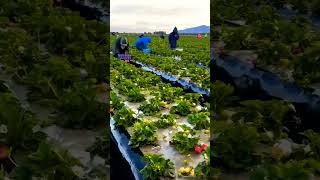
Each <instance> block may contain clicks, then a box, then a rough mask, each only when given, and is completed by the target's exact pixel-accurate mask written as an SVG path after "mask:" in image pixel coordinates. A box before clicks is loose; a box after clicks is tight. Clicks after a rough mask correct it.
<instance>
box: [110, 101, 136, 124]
mask: <svg viewBox="0 0 320 180" xmlns="http://www.w3.org/2000/svg"><path fill="white" fill-rule="evenodd" d="M133 114H134V112H133V111H132V110H130V109H128V108H126V107H125V106H123V107H122V108H121V109H120V110H118V111H116V113H115V115H114V116H113V119H114V121H115V125H116V126H123V127H130V126H132V125H133V124H134V123H135V122H136V121H137V119H136V118H134V117H133Z"/></svg>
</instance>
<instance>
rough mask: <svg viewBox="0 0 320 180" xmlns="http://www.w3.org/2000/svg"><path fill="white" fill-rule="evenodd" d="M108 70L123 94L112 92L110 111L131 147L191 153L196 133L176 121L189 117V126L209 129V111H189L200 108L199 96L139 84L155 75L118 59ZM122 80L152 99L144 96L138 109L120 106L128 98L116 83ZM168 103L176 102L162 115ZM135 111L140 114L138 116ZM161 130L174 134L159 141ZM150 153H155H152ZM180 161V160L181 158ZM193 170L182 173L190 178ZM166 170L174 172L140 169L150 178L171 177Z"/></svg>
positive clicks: (158, 86) (196, 136) (160, 84)
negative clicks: (128, 135) (193, 125)
mask: <svg viewBox="0 0 320 180" xmlns="http://www.w3.org/2000/svg"><path fill="white" fill-rule="evenodd" d="M111 67H112V74H113V75H112V77H111V83H112V85H114V87H115V90H116V92H118V93H120V94H121V95H124V96H121V98H120V97H119V95H117V93H115V92H112V93H111V104H112V107H113V111H114V112H115V114H114V116H113V119H114V120H115V123H116V125H117V126H122V127H126V128H127V129H128V131H130V129H131V138H130V145H131V146H132V147H136V148H137V147H139V148H141V149H142V150H143V149H144V148H146V147H148V145H157V144H158V145H162V146H167V147H161V148H168V147H170V146H173V147H174V149H175V150H176V151H178V152H180V153H181V154H182V155H183V154H188V153H190V151H191V150H193V149H194V148H195V146H196V145H197V144H198V142H199V137H198V136H199V135H198V133H199V132H197V130H193V129H191V128H190V127H189V126H187V125H183V124H180V123H179V121H181V120H179V119H180V116H187V115H188V120H189V123H192V124H195V125H196V126H197V129H198V130H202V129H208V127H209V120H208V118H209V117H208V112H197V111H196V112H194V113H192V111H194V110H195V109H194V107H195V106H196V105H199V102H198V101H197V99H198V98H199V96H198V95H194V94H185V95H184V93H183V92H182V89H180V88H174V87H171V86H170V85H166V84H164V83H162V82H158V83H157V85H153V86H150V85H149V87H148V85H146V83H145V84H140V85H139V84H138V82H139V79H140V76H141V75H142V76H143V77H147V76H150V77H151V79H152V78H155V80H156V79H157V76H155V75H153V74H151V73H147V72H144V71H143V70H141V69H139V68H136V67H134V66H132V65H130V64H126V63H124V62H122V61H119V60H114V61H113V60H111ZM124 80H127V81H128V83H129V81H130V82H131V83H132V84H134V85H136V87H139V88H141V90H143V91H144V92H151V93H148V94H153V96H152V97H148V98H147V97H146V101H145V102H143V103H139V107H130V106H129V107H127V106H126V105H128V104H127V103H125V104H126V105H125V104H124V103H122V101H127V100H130V99H129V98H128V97H126V94H125V93H123V91H121V90H120V89H119V88H121V86H119V84H121V82H123V81H124ZM150 83H152V81H150ZM167 95H171V96H170V97H174V95H176V97H177V98H175V99H176V100H174V99H171V98H168V96H167ZM181 98H182V99H181ZM166 99H168V101H166ZM141 102H142V101H141ZM171 103H175V105H173V106H172V107H171V108H170V110H169V111H170V114H163V110H165V109H168V108H169V107H170V104H171ZM137 111H138V112H139V115H137ZM171 113H172V114H171ZM203 123H204V124H203ZM179 124H180V125H179ZM160 129H162V130H163V129H171V131H175V132H176V133H175V134H171V133H170V134H167V135H168V137H163V138H165V139H166V140H164V139H163V140H162V139H161V138H160V137H161V136H162V134H160V133H159V132H158V131H160ZM176 129H180V131H177V130H176ZM189 136H190V137H189ZM207 137H208V136H207ZM168 139H171V141H170V142H168ZM164 142H165V143H164ZM162 153H164V150H162ZM199 153H200V152H199ZM153 154H157V153H155V152H154V153H153ZM164 155H165V156H168V154H165V153H164ZM182 157H184V156H182ZM146 158H147V159H148V158H156V159H158V160H157V161H160V160H159V158H160V157H158V156H157V155H151V156H149V155H147V156H146ZM185 158H186V157H185ZM160 159H162V158H160ZM171 160H172V159H171ZM180 161H182V160H181V159H180ZM161 162H163V163H169V162H168V161H164V160H161ZM159 163H160V162H159ZM180 163H181V162H180ZM166 166H167V165H164V166H163V167H166ZM192 169H193V168H191V167H190V168H189V170H190V171H188V173H186V172H185V169H181V170H183V174H184V175H187V174H188V175H190V174H192V173H191V170H192ZM198 169H199V168H198ZM164 170H165V169H164ZM164 170H163V171H164ZM168 171H173V172H174V171H175V169H174V168H173V167H172V168H171V169H167V170H165V172H163V173H161V172H158V173H157V172H155V169H153V167H152V163H151V164H150V163H149V165H148V166H146V167H145V168H144V170H142V172H143V174H144V175H145V176H146V177H150V178H151V177H154V178H155V177H158V176H165V175H167V176H172V173H169V172H168ZM181 173H182V172H181ZM170 174H171V175H170ZM200 174H201V173H200ZM181 175H182V174H181Z"/></svg>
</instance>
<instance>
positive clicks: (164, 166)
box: [141, 154, 174, 179]
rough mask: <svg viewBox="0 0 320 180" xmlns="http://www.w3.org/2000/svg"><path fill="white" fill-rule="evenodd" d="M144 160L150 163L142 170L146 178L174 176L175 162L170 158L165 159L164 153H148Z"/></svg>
mask: <svg viewBox="0 0 320 180" xmlns="http://www.w3.org/2000/svg"><path fill="white" fill-rule="evenodd" d="M144 160H145V161H146V162H147V163H148V164H147V165H146V166H145V167H144V168H143V169H142V170H141V173H142V174H143V176H144V178H146V179H158V178H160V177H172V178H173V177H174V164H173V163H172V162H171V161H170V160H169V159H165V158H164V157H163V155H154V154H153V155H146V156H145V157H144Z"/></svg>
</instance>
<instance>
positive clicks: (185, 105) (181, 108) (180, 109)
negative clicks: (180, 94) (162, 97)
mask: <svg viewBox="0 0 320 180" xmlns="http://www.w3.org/2000/svg"><path fill="white" fill-rule="evenodd" d="M170 113H172V114H179V115H182V116H187V115H188V114H190V113H191V104H190V102H189V101H186V100H181V101H177V105H176V106H173V107H172V108H171V110H170Z"/></svg>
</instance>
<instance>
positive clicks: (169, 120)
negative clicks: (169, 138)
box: [155, 114, 176, 128]
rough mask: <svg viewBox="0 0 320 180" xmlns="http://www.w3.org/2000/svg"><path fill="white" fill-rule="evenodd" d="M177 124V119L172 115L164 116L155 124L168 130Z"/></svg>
mask: <svg viewBox="0 0 320 180" xmlns="http://www.w3.org/2000/svg"><path fill="white" fill-rule="evenodd" d="M175 124H176V117H175V116H174V115H172V114H163V115H161V117H160V119H159V120H158V121H157V122H155V125H156V126H157V127H158V128H167V127H170V126H173V125H175Z"/></svg>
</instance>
